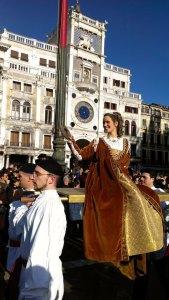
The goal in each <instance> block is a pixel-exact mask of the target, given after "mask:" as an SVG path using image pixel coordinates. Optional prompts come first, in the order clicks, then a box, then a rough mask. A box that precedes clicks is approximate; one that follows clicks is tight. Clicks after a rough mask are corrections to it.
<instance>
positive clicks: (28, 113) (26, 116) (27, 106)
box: [22, 101, 31, 121]
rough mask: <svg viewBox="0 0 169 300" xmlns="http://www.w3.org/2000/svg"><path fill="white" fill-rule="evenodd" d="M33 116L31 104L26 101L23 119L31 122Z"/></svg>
mask: <svg viewBox="0 0 169 300" xmlns="http://www.w3.org/2000/svg"><path fill="white" fill-rule="evenodd" d="M30 116H31V105H30V103H29V102H27V101H25V102H24V103H23V113H22V119H23V120H26V121H29V120H30Z"/></svg>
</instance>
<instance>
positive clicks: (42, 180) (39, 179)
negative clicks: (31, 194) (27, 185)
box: [33, 157, 63, 191]
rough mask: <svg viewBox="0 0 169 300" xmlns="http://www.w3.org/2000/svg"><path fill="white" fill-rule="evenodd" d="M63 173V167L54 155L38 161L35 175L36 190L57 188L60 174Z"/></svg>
mask: <svg viewBox="0 0 169 300" xmlns="http://www.w3.org/2000/svg"><path fill="white" fill-rule="evenodd" d="M62 175H63V172H62V167H61V166H60V165H59V164H58V163H57V161H56V160H55V159H53V158H52V157H49V158H48V159H46V160H42V161H38V162H37V164H36V168H35V171H34V175H33V183H34V188H35V190H39V191H43V190H51V189H55V188H56V186H57V182H58V179H59V176H62Z"/></svg>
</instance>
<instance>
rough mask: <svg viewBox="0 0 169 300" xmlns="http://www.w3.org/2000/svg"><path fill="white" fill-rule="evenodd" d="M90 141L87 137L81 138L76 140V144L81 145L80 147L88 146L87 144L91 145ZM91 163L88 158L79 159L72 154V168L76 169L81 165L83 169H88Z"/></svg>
mask: <svg viewBox="0 0 169 300" xmlns="http://www.w3.org/2000/svg"><path fill="white" fill-rule="evenodd" d="M89 143H90V142H89V141H88V140H85V139H80V140H77V141H76V144H77V145H78V146H79V148H80V149H82V148H84V147H86V146H87V145H89ZM89 164H90V161H87V160H83V161H77V159H76V158H75V157H74V155H73V154H72V156H71V159H70V168H71V169H76V168H78V167H79V166H80V167H81V168H83V170H86V169H88V168H89Z"/></svg>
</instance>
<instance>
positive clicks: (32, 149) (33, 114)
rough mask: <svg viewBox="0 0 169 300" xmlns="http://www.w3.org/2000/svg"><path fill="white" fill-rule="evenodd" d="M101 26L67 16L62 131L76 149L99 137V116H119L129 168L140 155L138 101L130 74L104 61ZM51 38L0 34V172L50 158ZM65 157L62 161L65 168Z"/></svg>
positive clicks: (53, 66)
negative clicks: (18, 163)
mask: <svg viewBox="0 0 169 300" xmlns="http://www.w3.org/2000/svg"><path fill="white" fill-rule="evenodd" d="M106 25H107V24H106V22H104V23H102V22H99V21H96V20H93V19H91V18H88V17H86V16H84V15H83V14H82V13H81V12H80V11H78V10H77V9H71V11H70V13H69V31H68V75H67V93H66V99H65V101H66V111H65V120H66V125H67V126H68V127H69V129H70V130H71V132H72V134H73V135H74V137H75V139H76V140H77V142H78V143H79V145H86V144H87V143H89V142H90V141H91V140H92V139H93V138H96V137H97V136H99V135H102V134H103V125H102V121H103V115H104V113H106V112H113V111H118V112H120V113H121V114H122V116H123V119H124V133H125V136H126V137H127V138H128V139H129V140H130V143H131V153H132V158H133V162H135V163H136V162H137V160H138V159H139V157H140V155H141V153H140V145H141V126H142V124H141V118H142V117H141V103H142V99H141V95H140V94H137V93H133V92H131V90H130V85H131V72H130V70H129V69H126V68H123V67H119V66H114V65H111V64H108V63H107V62H106V61H105V49H104V45H105V38H106ZM54 40H55V39H54V36H53V37H51V38H50V40H49V41H48V43H44V42H40V41H38V40H36V39H32V38H27V37H24V36H21V35H19V34H15V33H12V32H9V31H7V30H5V29H4V30H3V31H2V32H1V34H0V65H1V76H0V101H1V121H0V132H1V136H0V167H2V166H4V165H6V166H8V164H9V163H10V162H13V161H30V162H31V161H34V160H35V159H36V157H37V156H38V155H39V154H40V153H46V154H49V155H52V152H53V149H52V140H53V135H52V133H53V123H54V109H55V91H56V88H57V87H56V53H57V47H56V44H55V43H54ZM70 156H71V154H70V151H69V149H68V148H66V157H65V160H66V162H67V163H68V164H69V161H70Z"/></svg>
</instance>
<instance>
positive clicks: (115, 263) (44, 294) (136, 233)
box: [0, 113, 169, 300]
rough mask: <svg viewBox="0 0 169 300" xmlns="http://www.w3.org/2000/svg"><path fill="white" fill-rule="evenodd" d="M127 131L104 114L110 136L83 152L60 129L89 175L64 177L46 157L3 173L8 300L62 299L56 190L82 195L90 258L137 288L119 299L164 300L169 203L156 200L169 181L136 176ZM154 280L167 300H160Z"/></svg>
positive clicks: (0, 210) (0, 268) (1, 226)
mask: <svg viewBox="0 0 169 300" xmlns="http://www.w3.org/2000/svg"><path fill="white" fill-rule="evenodd" d="M122 124H123V120H122V117H121V115H120V114H119V113H113V114H105V115H104V118H103V127H104V130H105V135H104V136H103V137H101V138H99V139H96V140H93V141H92V142H91V143H90V144H89V145H88V146H86V147H84V148H83V149H80V148H79V147H78V145H77V144H76V142H75V140H74V138H73V136H72V135H71V133H70V132H69V131H68V129H67V128H64V129H62V134H63V136H64V137H65V139H67V142H68V145H69V147H70V149H71V151H72V153H73V155H74V157H76V159H77V161H79V162H81V161H84V160H85V161H90V166H89V168H86V169H85V170H83V169H82V168H81V167H78V166H77V165H76V166H75V167H74V168H73V170H68V169H67V170H66V173H65V174H63V171H62V168H61V166H60V165H59V164H58V163H57V162H56V161H55V160H54V159H53V158H51V157H47V156H46V155H43V154H42V155H40V156H39V158H38V159H37V161H36V164H23V165H20V166H19V165H15V164H12V165H10V166H9V168H7V169H2V170H1V171H0V272H1V273H0V274H1V279H3V277H4V273H5V270H6V272H7V273H8V275H9V279H8V281H7V288H6V294H5V297H6V298H5V299H6V300H15V299H16V300H17V299H19V300H25V299H32V300H33V299H36V300H40V299H43V300H55V299H57V300H61V299H62V298H63V291H64V288H63V275H62V264H61V261H60V255H61V252H62V249H63V244H64V236H65V232H66V215H65V211H64V206H63V205H62V202H61V199H60V198H59V195H58V193H57V187H63V188H84V187H85V203H84V209H83V239H84V252H85V256H86V258H87V259H90V260H94V261H97V262H98V263H108V264H109V265H111V266H112V268H114V270H115V272H120V273H121V274H122V276H125V277H126V278H128V279H129V280H131V282H134V283H135V284H134V288H133V290H132V295H130V296H131V297H130V298H126V293H125V290H123V289H119V290H118V291H117V299H123V300H127V299H128V300H129V299H134V300H135V299H137V300H138V299H142V300H143V299H146V300H151V299H158V300H165V299H167V297H168V291H167V282H168V279H169V266H168V254H169V253H168V252H169V250H168V245H169V199H164V201H163V202H161V203H160V201H159V196H158V193H165V192H168V190H169V179H168V178H169V177H168V176H167V175H160V174H153V173H152V172H150V171H149V170H141V171H137V172H133V170H132V169H131V168H130V167H129V164H130V145H129V142H128V140H127V139H126V138H124V137H123V136H122ZM152 274H153V276H152ZM154 274H156V277H155V276H154ZM143 279H144V280H143ZM155 279H156V281H158V283H159V282H160V283H161V290H162V291H163V294H164V295H163V298H162V296H160V297H161V298H155V296H157V293H156V288H155V287H156V286H157V285H156V282H155ZM1 282H3V280H1ZM143 282H144V288H142V289H141V290H140V286H142V287H143V285H142V284H143ZM5 284H6V283H5ZM112 284H113V282H112ZM152 284H153V289H152V286H151V285H152ZM136 287H137V289H136ZM150 287H151V288H150ZM136 290H137V291H136ZM152 290H153V291H154V294H152ZM138 291H139V293H140V291H141V292H142V296H141V298H139V296H138ZM135 292H136V296H135V298H132V297H134V294H135ZM143 292H144V293H143ZM140 294H141V293H140ZM118 297H119V298H118ZM144 297H146V298H144ZM1 298H2V297H1ZM2 299H3V298H2Z"/></svg>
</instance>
